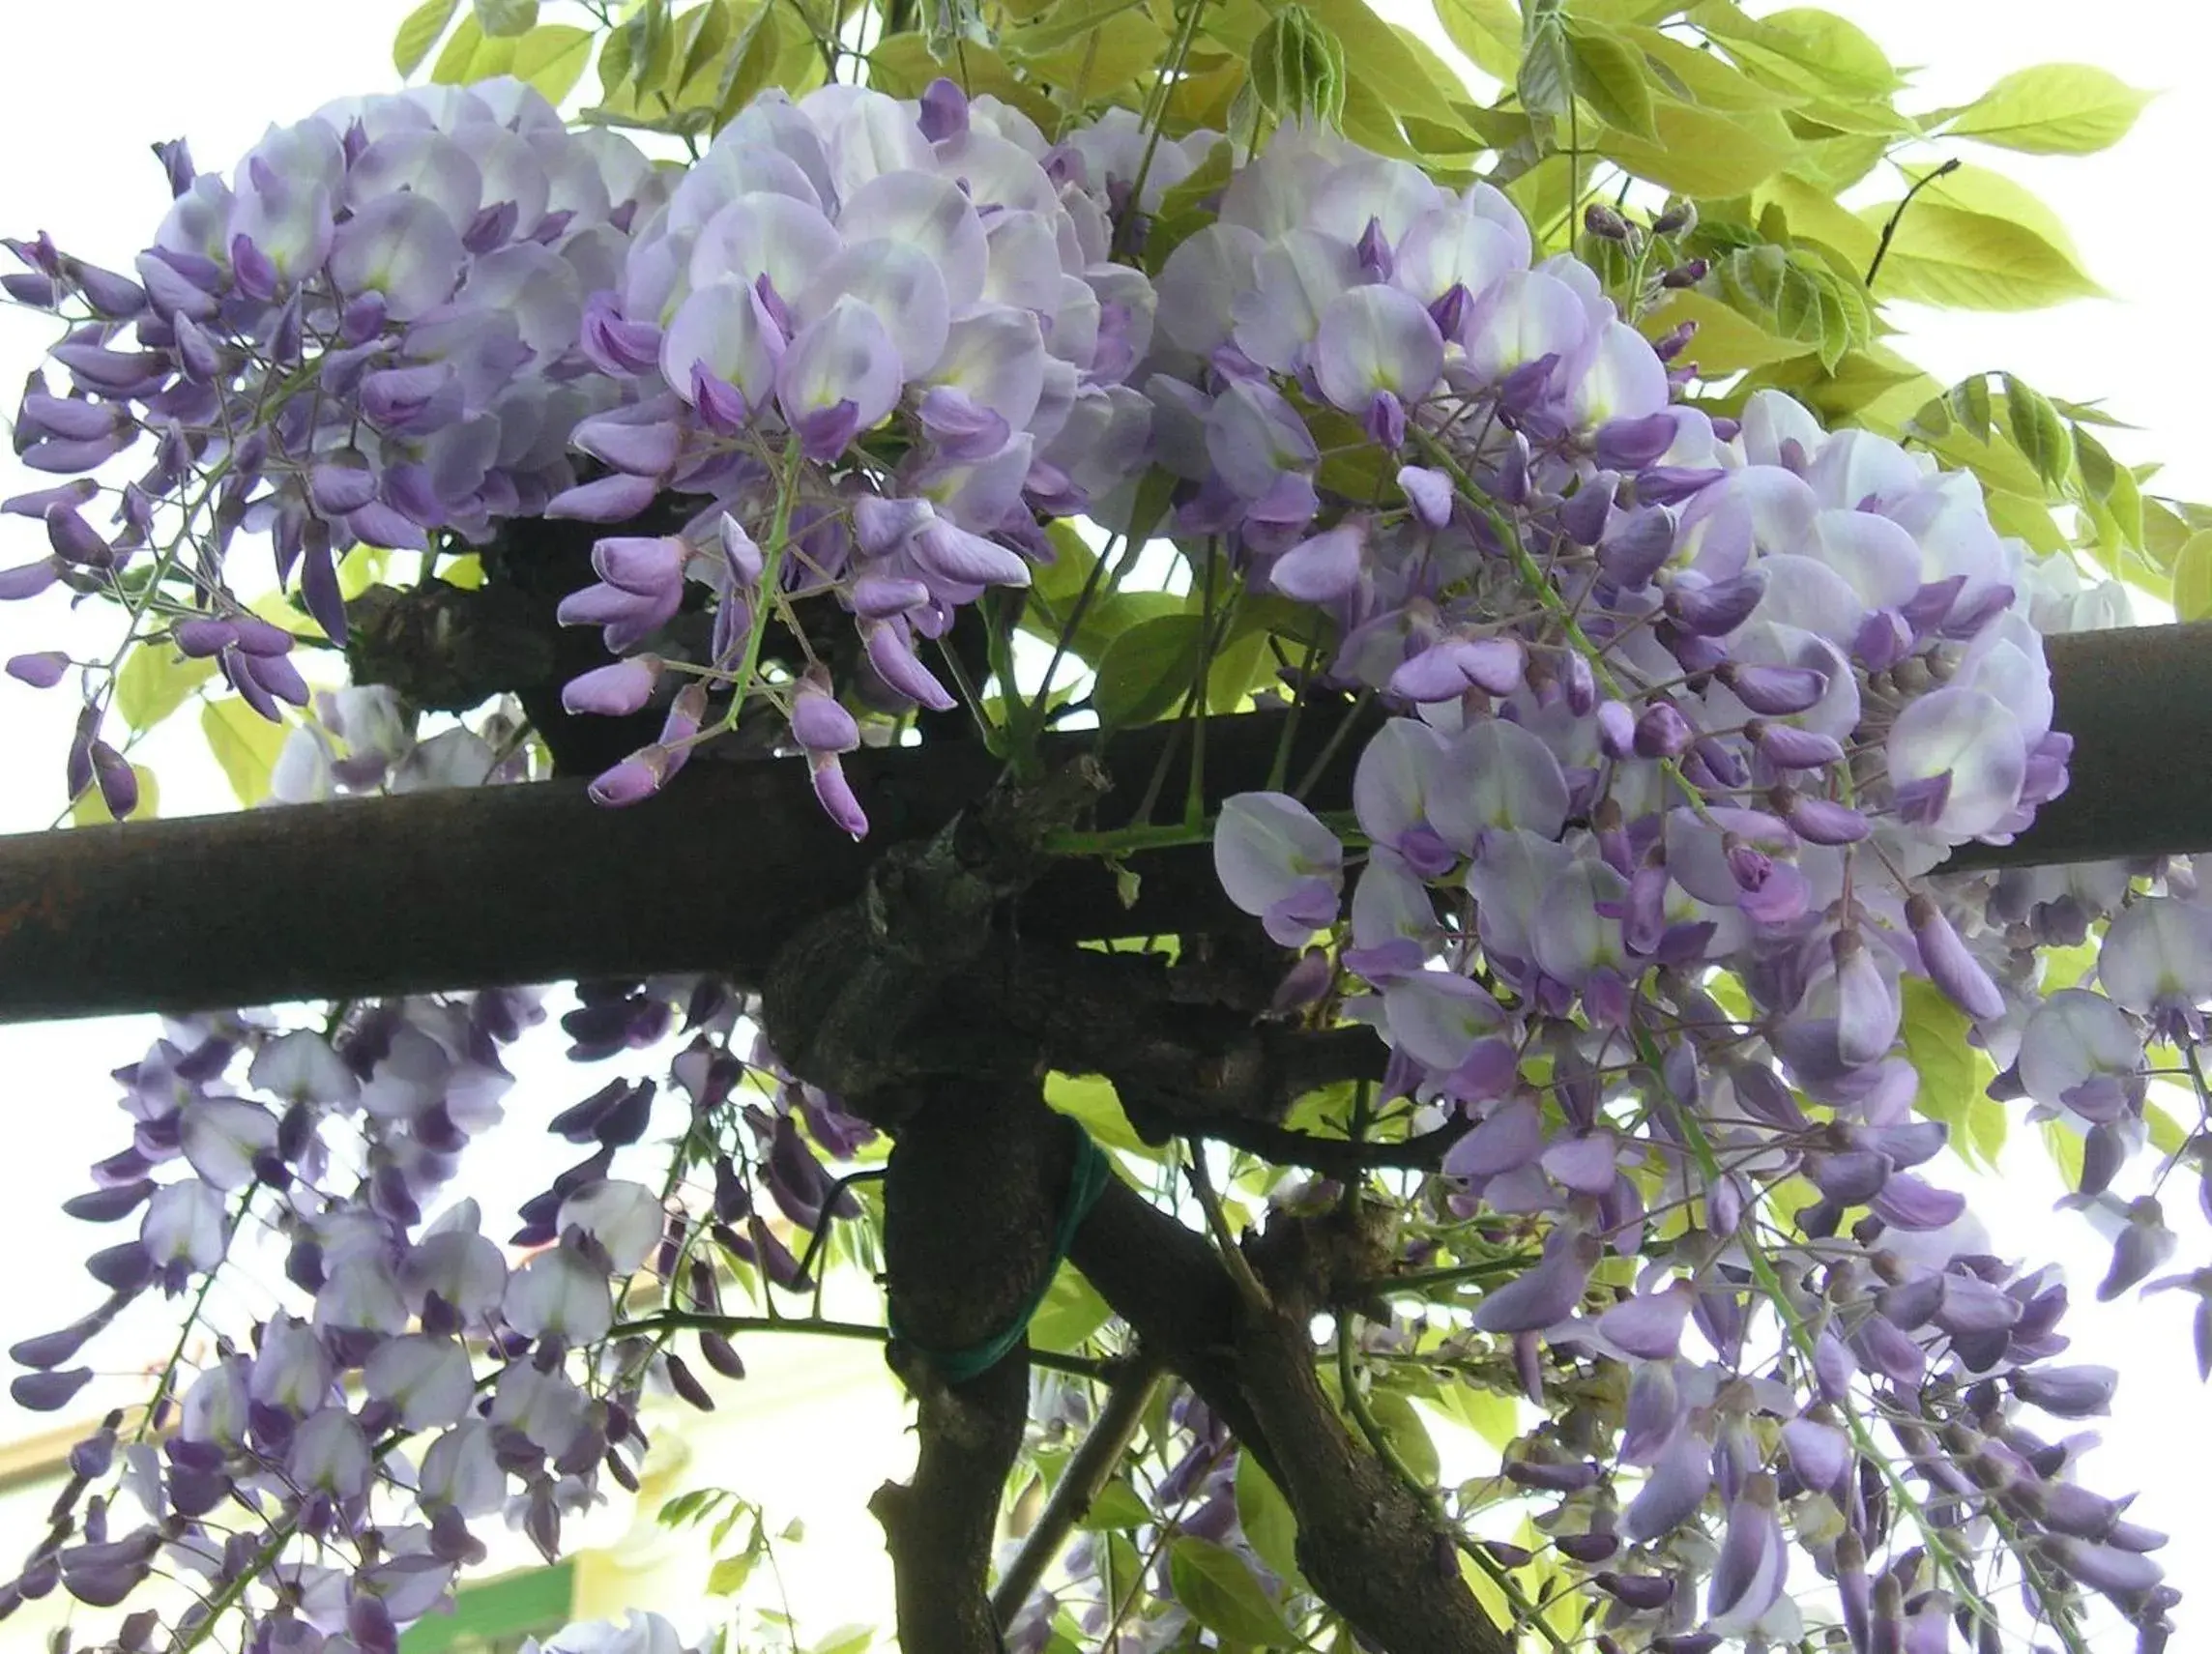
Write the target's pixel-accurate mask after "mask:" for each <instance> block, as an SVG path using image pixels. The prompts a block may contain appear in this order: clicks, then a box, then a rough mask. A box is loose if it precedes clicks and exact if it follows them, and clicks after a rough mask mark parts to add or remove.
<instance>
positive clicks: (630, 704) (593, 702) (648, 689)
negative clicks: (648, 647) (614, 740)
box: [561, 654, 661, 717]
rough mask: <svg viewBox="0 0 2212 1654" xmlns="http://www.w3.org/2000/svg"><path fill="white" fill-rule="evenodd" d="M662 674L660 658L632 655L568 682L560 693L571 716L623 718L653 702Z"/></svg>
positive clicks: (562, 701) (650, 655)
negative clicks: (588, 715) (573, 713)
mask: <svg viewBox="0 0 2212 1654" xmlns="http://www.w3.org/2000/svg"><path fill="white" fill-rule="evenodd" d="M660 672H661V661H660V657H659V656H658V655H657V654H638V655H632V656H630V657H629V658H628V659H626V660H618V661H615V662H613V663H612V664H611V665H607V666H601V667H597V668H596V669H594V670H593V671H590V672H586V673H584V674H583V675H582V676H581V677H577V678H571V679H570V680H568V682H567V683H566V684H565V685H563V687H562V690H561V704H562V706H564V707H566V708H568V711H571V712H597V713H598V714H600V715H601V716H604V717H623V716H626V714H628V713H630V712H634V711H637V710H638V709H639V708H641V707H643V706H644V705H645V704H646V703H647V702H648V701H650V700H652V699H653V691H654V687H655V685H656V684H657V683H658V682H660Z"/></svg>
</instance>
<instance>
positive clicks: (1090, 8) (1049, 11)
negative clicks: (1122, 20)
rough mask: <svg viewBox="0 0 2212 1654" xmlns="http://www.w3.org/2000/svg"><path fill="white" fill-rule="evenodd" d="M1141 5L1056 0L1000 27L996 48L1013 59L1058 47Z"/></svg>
mask: <svg viewBox="0 0 2212 1654" xmlns="http://www.w3.org/2000/svg"><path fill="white" fill-rule="evenodd" d="M1144 5H1145V0H1106V3H1105V4H1103V5H1102V4H1099V3H1098V0H1058V3H1057V4H1056V5H1053V6H1050V7H1048V8H1046V9H1045V10H1044V11H1043V12H1040V13H1039V14H1037V15H1035V16H1033V17H1032V18H1030V19H1029V20H1028V21H1027V22H1024V23H1018V24H1016V25H1015V26H1014V27H1012V28H1010V29H1002V30H1001V31H1000V32H999V49H1000V51H1002V52H1004V54H1005V55H1006V56H1007V57H1009V58H1013V59H1015V60H1017V61H1019V60H1021V59H1025V58H1033V57H1037V56H1039V55H1041V54H1043V53H1045V52H1055V51H1059V50H1060V49H1061V48H1062V47H1063V46H1069V45H1074V44H1078V43H1079V42H1081V41H1082V39H1083V37H1084V36H1085V35H1088V34H1089V33H1091V30H1093V29H1096V28H1099V27H1101V26H1102V25H1104V24H1105V23H1107V22H1108V21H1110V20H1111V19H1113V18H1115V17H1118V16H1120V15H1121V14H1122V13H1124V12H1130V11H1135V10H1138V9H1139V8H1141V7H1143V6H1144ZM1149 20H1150V19H1148V21H1149ZM1154 26H1155V27H1156V26H1157V25H1154Z"/></svg>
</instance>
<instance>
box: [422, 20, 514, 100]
mask: <svg viewBox="0 0 2212 1654" xmlns="http://www.w3.org/2000/svg"><path fill="white" fill-rule="evenodd" d="M513 67H514V42H513V41H512V40H511V39H507V40H491V39H488V38H486V36H485V35H484V32H483V30H482V28H481V27H480V26H479V24H478V22H477V20H476V18H475V17H474V16H473V15H471V16H467V17H463V18H462V19H461V20H460V23H459V26H457V27H456V28H455V29H454V30H453V36H452V39H451V40H449V41H448V42H447V43H446V49H445V50H444V51H442V52H440V53H439V54H438V61H437V63H436V64H435V65H433V66H432V68H431V70H430V78H431V79H432V80H434V81H436V82H437V83H438V84H439V85H441V86H468V85H471V84H473V83H474V82H476V81H479V80H489V79H490V78H492V77H493V76H494V75H500V74H505V73H508V71H509V70H510V69H512V68H513Z"/></svg>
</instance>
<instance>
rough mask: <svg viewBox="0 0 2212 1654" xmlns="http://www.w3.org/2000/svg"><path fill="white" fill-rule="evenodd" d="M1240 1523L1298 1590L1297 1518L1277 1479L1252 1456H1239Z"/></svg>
mask: <svg viewBox="0 0 2212 1654" xmlns="http://www.w3.org/2000/svg"><path fill="white" fill-rule="evenodd" d="M1237 1525H1238V1526H1240V1527H1241V1528H1243V1530H1244V1537H1245V1538H1246V1539H1247V1540H1249V1541H1250V1542H1251V1545H1252V1549H1253V1550H1254V1551H1256V1552H1259V1555H1260V1560H1261V1561H1263V1562H1265V1563H1266V1564H1267V1566H1268V1567H1270V1568H1272V1569H1273V1570H1274V1571H1275V1572H1276V1573H1277V1574H1279V1575H1280V1576H1281V1577H1282V1578H1283V1579H1284V1580H1285V1581H1290V1582H1291V1584H1292V1588H1293V1589H1297V1588H1299V1587H1298V1584H1297V1581H1299V1580H1300V1579H1301V1578H1302V1576H1301V1575H1300V1573H1299V1571H1298V1519H1297V1518H1296V1517H1295V1516H1293V1515H1292V1514H1291V1505H1290V1501H1289V1500H1288V1499H1286V1498H1284V1497H1283V1493H1282V1490H1281V1489H1280V1488H1278V1487H1276V1486H1275V1483H1274V1479H1273V1478H1272V1477H1270V1476H1269V1475H1268V1474H1267V1472H1266V1470H1263V1469H1262V1468H1261V1467H1260V1462H1259V1461H1258V1460H1256V1459H1254V1458H1253V1457H1252V1455H1251V1454H1249V1453H1239V1454H1237Z"/></svg>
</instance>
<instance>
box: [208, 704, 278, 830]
mask: <svg viewBox="0 0 2212 1654" xmlns="http://www.w3.org/2000/svg"><path fill="white" fill-rule="evenodd" d="M200 733H201V734H202V735H204V736H205V737H206V738H207V743H208V750H209V751H210V752H212V753H214V754H215V761H216V762H217V763H218V764H219V765H221V766H222V772H223V776H224V778H225V779H227V780H228V781H229V782H230V790H231V792H233V793H234V794H236V795H237V797H238V801H239V802H240V803H242V804H246V805H248V806H251V805H254V804H258V803H259V802H261V800H262V799H264V798H267V797H269V776H270V774H271V772H272V771H273V770H275V769H276V768H277V753H278V752H279V751H281V750H282V749H283V745H284V726H283V725H282V724H273V723H271V722H270V721H269V720H268V719H267V718H265V717H263V716H262V715H261V714H260V713H259V712H257V711H254V710H253V709H252V708H251V707H249V706H247V704H246V702H244V701H243V700H241V699H240V698H239V697H238V696H236V695H226V696H224V697H223V698H222V699H220V700H218V701H209V702H208V703H206V704H205V705H204V706H202V707H201V708H200Z"/></svg>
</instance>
